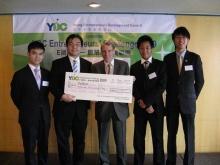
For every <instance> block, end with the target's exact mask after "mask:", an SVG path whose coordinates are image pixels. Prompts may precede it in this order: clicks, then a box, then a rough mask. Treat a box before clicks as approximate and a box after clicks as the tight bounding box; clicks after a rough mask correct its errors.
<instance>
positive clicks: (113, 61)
mask: <svg viewBox="0 0 220 165" xmlns="http://www.w3.org/2000/svg"><path fill="white" fill-rule="evenodd" d="M104 63H105V65H106V66H107V65H108V64H109V63H107V62H105V61H104ZM110 63H111V64H112V66H114V63H115V60H114V59H113V60H112V61H111V62H110Z"/></svg>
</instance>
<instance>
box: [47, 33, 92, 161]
mask: <svg viewBox="0 0 220 165" xmlns="http://www.w3.org/2000/svg"><path fill="white" fill-rule="evenodd" d="M82 46H83V40H82V38H81V36H79V35H77V34H71V35H69V36H68V37H67V39H66V48H67V53H68V55H67V56H66V57H63V58H60V59H57V60H54V61H53V63H52V68H51V73H50V91H51V93H52V94H53V95H54V97H55V98H54V105H53V117H54V125H55V131H56V135H57V143H58V151H59V160H60V164H62V165H71V164H72V163H73V165H81V164H82V162H83V157H84V149H85V131H86V127H87V115H88V112H87V111H88V109H89V108H90V102H89V101H84V100H77V101H76V98H75V96H73V95H70V94H65V93H64V83H65V74H66V72H76V73H89V72H90V68H91V62H89V61H87V60H85V59H83V58H81V57H80V51H81V48H82ZM71 131H72V137H73V157H72V163H71V156H70V147H69V136H70V132H71Z"/></svg>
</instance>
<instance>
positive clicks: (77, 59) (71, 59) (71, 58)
mask: <svg viewBox="0 0 220 165" xmlns="http://www.w3.org/2000/svg"><path fill="white" fill-rule="evenodd" d="M68 57H69V59H70V61H71V63H73V60H76V61H77V63H79V56H78V57H77V58H73V57H71V56H69V55H68Z"/></svg>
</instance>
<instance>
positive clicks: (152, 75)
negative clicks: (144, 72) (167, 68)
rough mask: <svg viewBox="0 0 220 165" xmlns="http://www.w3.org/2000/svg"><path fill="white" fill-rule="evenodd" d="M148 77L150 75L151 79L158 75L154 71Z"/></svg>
mask: <svg viewBox="0 0 220 165" xmlns="http://www.w3.org/2000/svg"><path fill="white" fill-rule="evenodd" d="M148 77H149V79H153V78H155V77H157V75H156V73H155V72H153V73H151V74H149V75H148Z"/></svg>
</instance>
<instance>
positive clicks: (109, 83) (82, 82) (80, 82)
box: [64, 72, 133, 103]
mask: <svg viewBox="0 0 220 165" xmlns="http://www.w3.org/2000/svg"><path fill="white" fill-rule="evenodd" d="M132 86H133V77H132V76H124V75H123V76H122V75H106V74H94V73H73V72H66V77H65V87H64V93H66V94H72V95H74V96H76V99H77V100H96V101H109V102H123V103H131V102H132Z"/></svg>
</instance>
